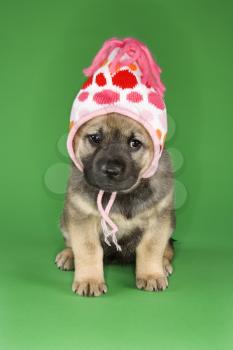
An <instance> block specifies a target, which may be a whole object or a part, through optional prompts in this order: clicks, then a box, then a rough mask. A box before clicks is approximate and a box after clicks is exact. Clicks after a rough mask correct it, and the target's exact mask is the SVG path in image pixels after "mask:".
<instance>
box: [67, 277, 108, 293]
mask: <svg viewBox="0 0 233 350" xmlns="http://www.w3.org/2000/svg"><path fill="white" fill-rule="evenodd" d="M72 290H73V292H74V293H75V294H79V295H81V296H94V297H98V296H100V295H101V294H105V293H107V286H106V284H105V283H104V282H103V281H101V282H99V281H95V280H87V281H82V282H79V281H74V282H73V285H72Z"/></svg>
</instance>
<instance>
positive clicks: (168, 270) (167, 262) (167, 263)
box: [163, 238, 174, 277]
mask: <svg viewBox="0 0 233 350" xmlns="http://www.w3.org/2000/svg"><path fill="white" fill-rule="evenodd" d="M173 245H174V243H173V239H172V238H170V240H169V241H168V243H167V246H166V249H165V252H164V255H163V268H164V271H165V274H166V276H167V277H168V276H169V275H171V274H172V272H173V266H172V259H173V257H174V246H173Z"/></svg>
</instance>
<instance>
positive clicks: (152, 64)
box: [83, 38, 165, 97]
mask: <svg viewBox="0 0 233 350" xmlns="http://www.w3.org/2000/svg"><path fill="white" fill-rule="evenodd" d="M116 48H119V51H118V52H117V54H116V56H115V58H114V59H113V61H112V63H111V67H110V71H111V72H114V70H115V68H116V66H117V65H119V66H120V67H122V66H126V65H129V64H130V63H134V62H136V63H137V64H138V66H139V68H140V70H141V72H142V78H141V80H142V83H143V84H145V85H149V86H151V87H153V88H154V89H155V90H156V91H157V92H158V94H159V95H160V96H161V97H163V95H164V91H165V87H164V85H163V83H162V82H161V80H160V73H161V69H160V67H159V66H158V64H157V63H156V61H155V60H154V59H153V57H152V55H151V53H150V51H149V50H148V48H147V47H146V46H145V45H144V44H143V43H141V42H140V41H138V40H136V39H133V38H126V39H124V40H119V39H117V38H112V39H110V40H107V41H105V43H104V45H103V47H102V48H101V49H100V51H99V52H98V54H97V55H96V56H95V58H94V60H93V62H92V64H91V66H90V67H88V68H86V69H84V70H83V72H84V74H85V75H86V76H88V77H89V76H92V75H93V74H94V73H95V71H96V70H97V69H98V68H99V67H100V66H101V64H102V63H103V61H105V60H106V59H107V58H108V56H109V54H110V53H111V52H112V51H113V50H114V49H116ZM125 54H127V55H128V56H129V58H127V59H124V60H122V57H123V56H124V55H125Z"/></svg>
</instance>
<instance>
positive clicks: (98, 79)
mask: <svg viewBox="0 0 233 350" xmlns="http://www.w3.org/2000/svg"><path fill="white" fill-rule="evenodd" d="M95 82H96V84H97V85H99V86H104V85H106V84H107V81H106V78H105V76H104V74H103V73H99V74H97V76H96V77H95Z"/></svg>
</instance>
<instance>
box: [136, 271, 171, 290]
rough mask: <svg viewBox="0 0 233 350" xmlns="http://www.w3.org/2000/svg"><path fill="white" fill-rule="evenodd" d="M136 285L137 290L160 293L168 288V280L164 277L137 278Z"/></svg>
mask: <svg viewBox="0 0 233 350" xmlns="http://www.w3.org/2000/svg"><path fill="white" fill-rule="evenodd" d="M136 285H137V288H138V289H144V290H147V291H150V292H152V291H155V292H157V291H162V290H165V289H166V288H167V287H168V280H167V277H166V276H163V275H161V276H154V275H148V276H140V277H137V280H136Z"/></svg>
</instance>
